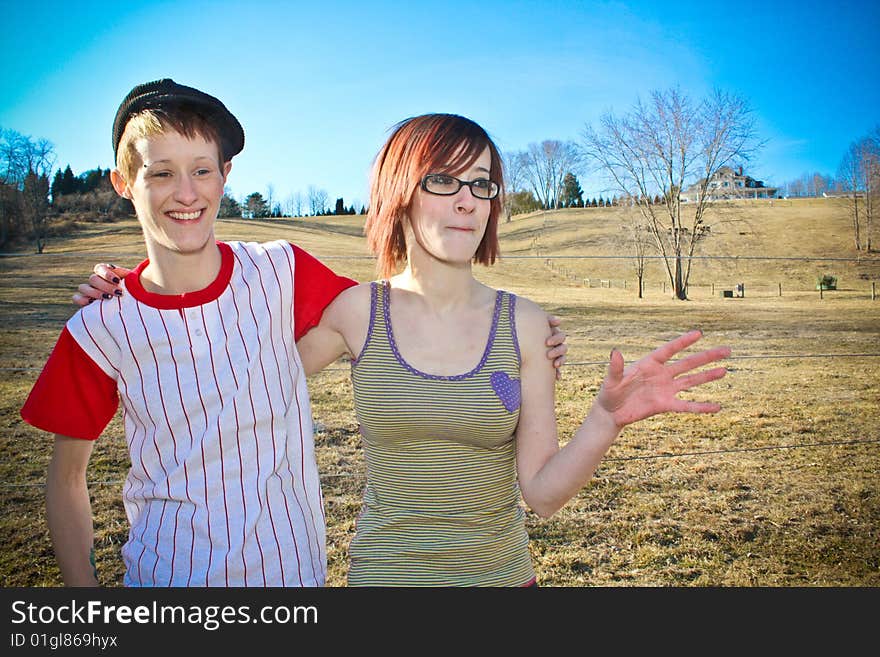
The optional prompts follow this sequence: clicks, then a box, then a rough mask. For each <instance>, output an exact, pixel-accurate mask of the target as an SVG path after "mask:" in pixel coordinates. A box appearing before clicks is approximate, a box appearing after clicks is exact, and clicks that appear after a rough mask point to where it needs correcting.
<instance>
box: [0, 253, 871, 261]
mask: <svg viewBox="0 0 880 657" xmlns="http://www.w3.org/2000/svg"><path fill="white" fill-rule="evenodd" d="M106 253H107V252H105V251H57V252H51V251H44V252H43V253H0V258H46V257H77V258H81V257H85V256H90V255H91V256H96V255H105V254H106ZM112 255H113V257H114V258H117V259H119V258H139V259H143V258H144V257H145V254H144V253H116V252H112ZM312 255H314V256H315V257H316V258H318V260H375V259H376V256H373V255H318V254H315V253H313V254H312ZM500 258H501V260H542V259H543V260H546V259H548V258H549V259H551V260H635V259H636V256H634V255H619V254H616V255H605V254H598V255H568V254H560V255H552V254H543V255H525V254H510V255H502V256H501V257H500ZM642 259H643V260H676V259H678V260H796V261H804V262H880V258H871V257H859V256H855V257H848V258H834V257H826V256H757V255H681V256H675V255H668V256H664V255H645V256H642Z"/></svg>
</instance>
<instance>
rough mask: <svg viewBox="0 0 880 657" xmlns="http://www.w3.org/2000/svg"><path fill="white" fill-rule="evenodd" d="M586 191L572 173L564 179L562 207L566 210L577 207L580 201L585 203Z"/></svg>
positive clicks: (560, 198)
mask: <svg viewBox="0 0 880 657" xmlns="http://www.w3.org/2000/svg"><path fill="white" fill-rule="evenodd" d="M583 195H584V190H582V189H581V184H580V183H579V182H578V179H577V176H575V175H574V174H573V173H571V172H570V171H569V172H568V173H566V174H565V177H564V178H563V179H562V193H561V194H560V195H559V201H560V205H561V206H562V207H564V208H573V207H577V205H578V202H579V201H583Z"/></svg>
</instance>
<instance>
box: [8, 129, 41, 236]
mask: <svg viewBox="0 0 880 657" xmlns="http://www.w3.org/2000/svg"><path fill="white" fill-rule="evenodd" d="M54 165H55V148H54V146H53V145H52V142H50V141H49V140H47V139H38V140H36V141H34V140H33V139H31V138H30V137H28V136H26V135H22V134H21V133H19V132H16V131H15V130H3V131H0V244H2V243H5V242H6V241H7V240H8V239H10V238H11V237H13V236H14V234H15V233H16V232H19V231H21V230H22V229H25V228H27V229H29V230H30V233H31V235H32V236H33V238H34V240H35V241H36V246H37V253H42V252H43V247H44V243H43V239H44V237H45V233H46V224H47V222H48V216H49V176H50V174H51V173H52V167H53V166H54Z"/></svg>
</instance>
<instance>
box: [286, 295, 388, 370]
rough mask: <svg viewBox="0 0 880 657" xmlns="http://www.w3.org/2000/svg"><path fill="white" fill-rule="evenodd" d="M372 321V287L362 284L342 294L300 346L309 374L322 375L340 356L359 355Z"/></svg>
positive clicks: (302, 340) (306, 335)
mask: <svg viewBox="0 0 880 657" xmlns="http://www.w3.org/2000/svg"><path fill="white" fill-rule="evenodd" d="M369 321H370V285H369V284H368V283H362V284H360V285H355V286H354V287H349V288H347V289H345V290H343V291H342V292H340V293H339V294H338V295H337V296H336V298H335V299H334V300H333V301H332V302H331V303H330V305H328V306H327V308H326V309H325V310H324V313H323V315H322V316H321V321H320V322H319V323H318V325H317V326H315V327H314V328H312V329H311V330H310V331H309V332H308V333H306V334H305V335H304V336H303V337H301V338H300V339H299V340H298V341H297V343H296V347H297V350H298V351H299V355H300V359H301V360H302V363H303V368H304V369H305V371H306V375H312V374H315V373H317V372H320V371H321V370H322V369H324V368H325V367H327V366H328V365H329V364H330V363H332V362H334V361H335V360H336V359H338V358H339V357H340V356H344V355H346V354H348V355H349V356H356V355H357V354H359V353H360V350H361V348H362V347H363V344H364V341H365V340H366V334H367V330H368V327H369Z"/></svg>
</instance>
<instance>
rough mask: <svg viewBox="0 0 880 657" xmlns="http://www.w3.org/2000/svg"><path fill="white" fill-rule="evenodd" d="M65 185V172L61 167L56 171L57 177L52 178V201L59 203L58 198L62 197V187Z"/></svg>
mask: <svg viewBox="0 0 880 657" xmlns="http://www.w3.org/2000/svg"><path fill="white" fill-rule="evenodd" d="M63 186H64V174H63V173H62V172H61V169H58V171H56V172H55V177H54V178H52V187H51V188H50V191H51V193H52V203H57V202H58V199H59V198H60V197H61V193H62V192H61V189H62V187H63Z"/></svg>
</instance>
